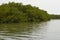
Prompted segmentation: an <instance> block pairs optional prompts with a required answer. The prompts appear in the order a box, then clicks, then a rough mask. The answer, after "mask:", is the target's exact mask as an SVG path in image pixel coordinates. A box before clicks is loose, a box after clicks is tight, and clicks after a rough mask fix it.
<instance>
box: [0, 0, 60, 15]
mask: <svg viewBox="0 0 60 40" xmlns="http://www.w3.org/2000/svg"><path fill="white" fill-rule="evenodd" d="M9 1H10V2H22V3H23V4H31V5H33V6H37V7H39V8H40V9H43V10H46V11H48V13H50V14H60V0H0V4H2V3H8V2H9Z"/></svg>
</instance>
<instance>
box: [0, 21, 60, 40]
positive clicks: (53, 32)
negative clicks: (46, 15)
mask: <svg viewBox="0 0 60 40" xmlns="http://www.w3.org/2000/svg"><path fill="white" fill-rule="evenodd" d="M0 40H60V20H51V21H48V22H43V23H21V24H0Z"/></svg>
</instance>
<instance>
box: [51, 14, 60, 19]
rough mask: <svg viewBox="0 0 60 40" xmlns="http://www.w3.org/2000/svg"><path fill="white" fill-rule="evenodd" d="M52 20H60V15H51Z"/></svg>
mask: <svg viewBox="0 0 60 40" xmlns="http://www.w3.org/2000/svg"><path fill="white" fill-rule="evenodd" d="M50 17H51V19H60V15H55V14H50Z"/></svg>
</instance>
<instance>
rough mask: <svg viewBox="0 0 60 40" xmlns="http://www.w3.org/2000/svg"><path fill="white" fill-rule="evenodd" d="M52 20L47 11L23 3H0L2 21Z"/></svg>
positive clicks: (0, 20) (0, 19) (0, 21)
mask: <svg viewBox="0 0 60 40" xmlns="http://www.w3.org/2000/svg"><path fill="white" fill-rule="evenodd" d="M48 20H50V17H49V14H48V13H47V11H44V10H41V9H39V8H38V7H35V6H31V5H23V4H22V3H14V2H12V3H8V4H7V3H6V4H2V5H0V23H20V22H41V21H48Z"/></svg>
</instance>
